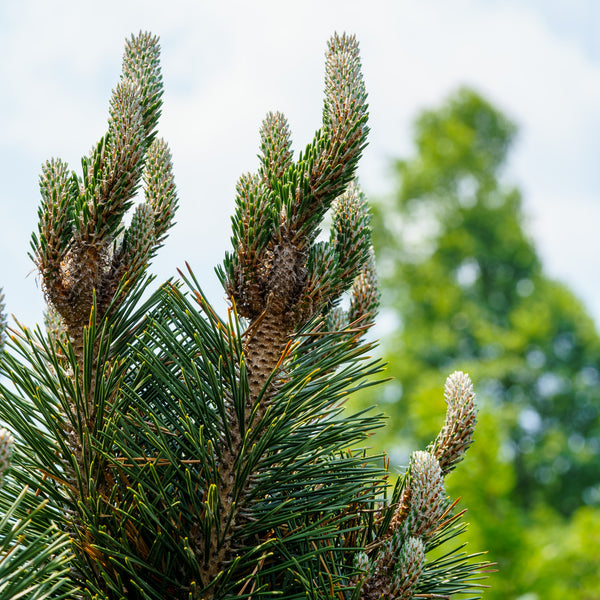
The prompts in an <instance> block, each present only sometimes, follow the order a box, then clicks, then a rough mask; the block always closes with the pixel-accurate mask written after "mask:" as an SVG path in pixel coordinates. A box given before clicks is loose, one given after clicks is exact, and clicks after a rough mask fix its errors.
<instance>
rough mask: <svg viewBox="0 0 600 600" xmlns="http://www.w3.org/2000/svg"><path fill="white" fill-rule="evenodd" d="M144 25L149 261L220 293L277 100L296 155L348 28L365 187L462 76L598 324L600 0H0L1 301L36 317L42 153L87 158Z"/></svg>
mask: <svg viewBox="0 0 600 600" xmlns="http://www.w3.org/2000/svg"><path fill="white" fill-rule="evenodd" d="M140 30H143V31H146V30H148V31H151V32H152V33H154V34H156V35H158V36H159V37H160V40H161V48H162V69H163V78H164V84H165V94H164V97H163V100H164V105H163V115H162V118H161V121H160V123H159V135H160V136H162V137H164V138H165V139H166V140H167V141H168V143H169V145H170V147H171V150H172V153H173V160H174V165H175V177H176V183H177V186H178V190H179V197H180V209H179V212H178V214H177V224H176V225H175V227H174V228H173V229H172V230H171V236H170V238H169V240H168V241H167V243H166V244H165V246H164V247H163V248H162V250H161V251H160V253H159V256H158V257H157V258H156V259H155V261H154V263H153V266H152V268H151V270H152V271H153V272H154V273H156V274H157V276H158V278H159V280H164V279H166V278H167V277H170V276H173V275H175V274H176V270H177V268H183V267H184V265H185V263H186V261H187V262H188V263H189V264H190V265H191V267H192V268H193V270H194V272H195V274H196V276H197V278H198V279H199V280H200V281H201V282H202V285H203V288H204V291H205V293H206V294H207V295H208V297H209V299H210V300H211V301H213V302H215V303H216V304H217V306H219V305H221V306H223V307H224V306H225V304H224V302H223V300H222V298H223V292H222V290H221V289H220V287H219V284H218V282H217V278H216V276H215V274H214V270H213V269H214V267H215V266H216V265H217V264H218V263H219V262H220V261H221V260H222V258H223V256H224V253H225V251H226V250H228V248H229V238H230V215H231V214H232V212H233V208H234V195H235V184H236V181H237V178H238V177H239V176H240V175H241V174H242V173H244V172H247V171H250V170H255V169H256V167H257V166H258V160H257V158H256V155H257V153H258V149H259V146H258V145H259V133H258V132H259V128H260V124H261V121H262V119H263V117H264V115H265V114H266V113H267V112H268V111H270V110H279V111H282V112H283V113H285V114H286V116H287V118H288V120H289V122H290V127H291V130H292V136H293V140H294V148H295V150H296V152H298V151H299V150H301V149H302V148H304V146H305V145H306V144H307V143H308V142H310V141H311V139H312V136H313V134H314V131H315V130H316V129H318V128H319V126H320V116H321V109H322V101H323V96H322V90H323V72H324V52H325V47H326V42H327V39H328V38H329V37H330V35H331V34H332V33H333V32H335V31H337V32H342V31H346V32H349V33H355V34H356V36H357V38H358V40H359V42H360V46H361V55H362V61H363V70H364V76H365V81H366V85H367V90H368V92H369V105H370V123H369V124H370V127H371V134H370V141H369V146H368V148H367V149H366V151H365V153H364V157H363V160H362V162H361V164H360V165H359V171H358V174H359V179H360V181H361V184H362V187H363V188H364V189H365V191H366V192H367V194H368V195H370V196H372V197H377V196H385V195H387V194H391V193H393V189H394V180H393V177H392V171H391V168H390V165H391V163H392V161H393V160H394V159H395V158H399V157H402V156H408V155H409V154H410V153H411V151H412V146H411V136H412V129H411V123H412V122H413V121H414V118H415V116H416V115H417V114H418V113H419V112H420V111H421V110H423V109H425V108H431V107H435V106H439V105H440V103H441V102H442V101H443V100H444V98H446V97H447V96H448V95H450V94H451V93H452V92H453V91H455V90H456V89H458V88H459V87H460V86H463V85H468V86H471V87H473V88H474V89H476V90H477V91H479V92H480V93H481V94H482V95H484V96H485V97H486V98H487V99H488V100H490V101H491V102H492V103H493V104H495V105H496V106H497V107H498V108H500V109H501V110H503V111H504V112H505V113H506V114H507V115H508V116H509V117H510V118H511V119H513V120H514V121H515V122H516V123H517V124H518V126H519V128H520V129H519V131H520V133H519V136H518V139H517V142H516V144H515V147H514V150H513V152H512V154H511V156H510V160H509V164H508V165H507V169H506V172H505V174H504V175H505V179H506V181H507V182H510V183H512V184H514V185H516V186H518V187H519V188H520V189H521V190H522V193H523V197H524V210H525V213H526V217H527V228H528V231H529V233H530V235H531V236H532V237H533V239H534V240H535V243H536V247H537V249H538V252H539V253H540V255H541V257H542V260H543V263H544V266H545V268H546V272H547V273H548V274H549V275H550V276H551V277H554V278H556V279H559V280H561V281H563V282H564V283H566V284H567V285H569V286H570V287H571V288H572V289H573V291H574V292H575V293H576V294H577V295H578V296H579V297H580V298H581V299H582V300H583V301H584V303H585V304H586V306H587V307H588V309H589V310H590V312H591V314H592V315H593V316H594V318H595V320H596V323H598V324H600V272H599V269H598V257H599V256H600V235H599V233H598V223H600V169H598V167H597V163H598V157H599V156H600V41H599V40H600V38H599V36H598V31H599V30H600V2H597V0H560V1H559V0H454V1H453V2H447V1H446V0H422V1H420V2H418V3H417V2H413V1H410V0H370V2H369V3H367V2H364V0H303V1H302V2H288V1H287V0H272V1H271V0H253V1H252V2H244V1H243V0H236V1H227V0H219V1H211V2H209V1H199V0H198V1H192V0H169V2H165V1H164V0H160V1H155V0H119V1H118V2H117V1H115V0H103V2H91V1H86V0H79V1H77V2H76V1H73V0H62V1H61V0H54V1H52V2H48V1H47V0H20V1H19V2H10V1H8V0H3V1H2V2H0V54H1V56H2V60H1V61H0V90H1V93H0V223H2V230H1V232H0V256H1V258H0V286H1V287H3V289H4V294H5V303H6V305H7V311H8V312H9V313H12V314H14V315H15V316H16V317H17V318H18V320H19V321H21V322H22V323H24V324H27V325H33V324H34V323H35V322H38V321H40V320H41V318H42V314H43V298H42V290H41V287H40V282H39V278H38V277H37V276H36V273H35V270H34V265H33V263H32V262H31V260H30V259H29V258H28V252H29V250H30V248H29V240H30V236H31V232H32V231H34V230H35V229H36V227H37V209H38V205H39V188H38V177H39V173H40V167H41V165H42V163H43V162H45V161H46V160H47V159H49V158H51V157H61V158H62V159H64V160H66V161H68V163H69V165H70V166H71V168H73V169H75V170H77V171H79V169H80V157H81V156H82V155H84V154H87V152H88V151H89V149H90V148H91V147H92V145H93V144H95V143H96V142H97V141H98V140H99V138H100V137H101V136H102V135H103V133H104V132H105V129H106V122H107V116H108V112H107V109H108V102H109V98H110V93H111V90H112V88H113V87H114V86H115V84H116V83H117V81H118V78H119V74H120V68H121V57H122V51H123V45H124V40H125V39H126V38H127V37H129V36H130V34H131V33H134V32H138V31H140Z"/></svg>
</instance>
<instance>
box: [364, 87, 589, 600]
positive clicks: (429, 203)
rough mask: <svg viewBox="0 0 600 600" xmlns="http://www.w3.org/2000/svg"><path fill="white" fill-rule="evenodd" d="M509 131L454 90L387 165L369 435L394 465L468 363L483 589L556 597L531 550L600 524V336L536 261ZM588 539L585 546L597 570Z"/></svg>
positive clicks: (473, 500)
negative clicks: (381, 420) (487, 583)
mask: <svg viewBox="0 0 600 600" xmlns="http://www.w3.org/2000/svg"><path fill="white" fill-rule="evenodd" d="M516 131H517V130H516V127H515V125H514V124H513V123H512V122H511V121H510V120H509V119H508V118H507V117H506V116H505V115H503V114H502V113H501V112H500V111H499V110H497V109H496V108H494V107H493V106H492V105H491V104H490V103H488V102H487V101H485V100H484V99H483V98H482V97H481V96H479V95H478V94H476V93H475V92H473V91H471V90H468V89H462V90H460V91H458V92H457V93H456V94H454V95H453V96H452V97H451V98H450V99H449V100H448V101H447V102H446V103H444V104H443V105H442V106H441V107H440V108H438V109H436V110H428V111H425V112H423V113H422V114H421V115H420V117H419V118H418V119H417V121H416V124H415V137H414V142H415V154H414V156H412V157H411V158H409V159H406V160H400V161H398V162H397V163H396V165H395V168H396V172H397V175H398V188H397V193H396V195H395V196H394V197H393V198H391V199H388V200H387V201H381V202H380V203H378V204H377V205H376V207H375V209H376V210H375V218H374V234H375V235H374V242H375V248H376V254H377V256H378V257H379V261H380V262H379V271H380V277H381V280H382V288H383V305H384V311H385V312H386V313H387V316H388V320H389V321H390V322H393V323H395V324H396V327H393V328H392V329H393V330H392V331H391V332H389V333H387V334H386V335H385V337H384V339H383V348H384V353H385V354H386V355H387V356H388V357H389V358H390V365H391V366H390V374H391V375H392V376H394V377H395V381H394V382H392V383H391V384H389V385H388V389H387V390H386V391H385V392H384V402H385V406H384V408H385V409H386V412H387V413H388V414H389V416H390V418H391V421H392V425H393V426H392V427H389V428H386V432H388V433H387V437H386V438H385V439H384V438H383V437H382V438H379V439H378V440H375V444H376V445H380V446H381V447H385V448H388V449H390V448H395V449H396V450H395V453H392V460H394V459H395V460H396V462H400V463H402V462H403V461H404V460H405V458H404V454H403V451H404V450H406V449H408V448H411V447H415V445H416V444H421V445H422V444H424V443H427V441H428V440H429V439H431V437H432V435H433V434H434V433H435V431H437V428H438V427H439V423H440V422H441V421H442V420H443V414H444V410H445V406H444V403H443V401H442V399H441V397H440V393H439V389H440V384H441V382H443V380H444V377H445V376H446V374H447V373H450V372H452V371H453V370H455V369H459V370H463V371H467V372H468V373H469V374H470V375H471V376H472V378H473V381H474V383H475V387H476V390H477V392H478V404H479V406H480V424H479V425H478V429H477V430H476V439H475V443H474V445H473V448H472V449H471V451H470V452H469V457H468V460H467V461H466V464H465V466H464V468H463V469H462V470H461V472H460V473H459V474H457V475H456V477H457V478H460V481H459V482H458V485H457V486H456V488H457V489H456V490H452V489H451V490H450V492H451V493H453V492H456V491H458V490H460V492H459V493H460V494H461V495H462V496H463V498H464V499H465V504H466V506H468V507H469V509H470V520H471V521H472V522H473V527H472V531H471V534H470V536H471V541H472V542H473V543H474V544H476V546H475V547H474V548H472V549H473V550H476V549H486V548H487V549H489V550H490V557H489V558H490V559H491V560H495V561H498V563H499V566H500V569H501V570H502V571H503V572H502V573H501V574H500V575H499V576H498V577H494V578H493V582H492V584H493V586H494V588H495V589H492V590H491V592H490V593H488V594H486V597H488V598H496V597H497V598H508V597H517V595H519V594H523V593H524V592H525V591H528V590H532V591H536V593H539V592H538V590H539V591H540V592H541V591H542V590H543V593H544V595H540V598H541V597H544V598H554V597H557V598H558V597H564V596H560V595H556V596H555V595H554V592H551V590H553V589H555V588H553V587H552V586H550V587H547V588H546V587H543V586H542V587H540V585H541V583H540V582H541V581H542V580H543V578H544V573H543V571H544V569H537V570H536V568H534V564H533V563H535V560H536V558H535V557H536V556H537V558H538V559H539V561H540V564H542V563H543V564H548V557H547V556H546V557H545V558H544V557H542V556H541V554H540V552H542V548H543V547H544V543H543V538H544V535H546V536H547V535H548V533H547V530H548V526H549V525H552V526H553V527H554V529H553V531H555V533H558V531H559V530H560V532H561V533H560V535H561V539H564V540H565V544H566V543H567V542H568V540H571V542H569V543H571V552H572V553H573V552H574V553H577V544H576V542H575V541H574V540H577V539H579V538H578V537H577V536H578V533H577V532H579V533H580V534H581V533H584V530H583V529H582V526H581V523H583V522H587V521H591V522H594V524H595V525H594V526H595V532H596V534H597V532H598V529H599V525H598V520H599V519H600V509H598V506H599V505H600V460H599V459H598V455H599V451H600V416H599V415H600V381H599V380H600V375H599V371H598V367H599V365H600V339H599V337H598V334H597V332H596V330H595V327H594V323H593V321H592V320H591V318H590V316H589V315H588V314H587V312H586V311H585V309H584V307H583V306H582V304H581V303H580V302H579V301H578V300H577V299H576V298H575V297H574V295H573V294H572V293H571V292H570V291H569V290H568V289H567V288H566V287H565V286H564V285H562V284H560V283H558V282H556V281H553V280H552V279H550V278H548V277H547V276H546V275H545V274H544V272H543V269H542V265H541V262H540V259H539V257H538V255H537V253H536V250H535V248H534V245H533V242H532V240H531V239H530V238H529V236H528V235H527V233H526V231H525V229H524V215H523V212H522V207H521V195H520V193H519V191H518V190H517V189H515V188H514V187H511V186H508V185H506V183H505V182H504V181H503V178H502V175H503V173H502V170H503V167H504V166H505V163H506V160H507V156H508V153H509V150H510V148H511V146H512V144H513V142H514V139H515V135H516ZM374 401H376V402H379V403H380V404H381V402H380V399H379V398H377V399H375V398H373V397H369V398H367V397H363V398H362V402H364V403H367V404H371V403H373V402H374ZM450 483H451V481H450ZM451 487H452V486H451ZM586 505H587V506H586ZM582 507H583V508H582ZM582 510H583V511H585V512H582ZM592 531H594V530H593V528H592V529H589V530H588V533H589V535H588V538H586V539H588V542H590V543H591V541H590V540H591V537H590V536H593V533H590V532H592ZM544 532H546V533H544ZM567 532H568V533H567ZM596 542H597V544H596V551H593V550H590V549H589V547H588V551H591V554H592V556H591V557H590V556H588V557H587V558H586V557H584V556H583V555H582V557H581V558H582V560H588V562H589V561H591V563H590V565H588V567H589V568H590V569H592V570H595V572H596V574H597V572H598V570H599V567H600V562H599V560H600V559H598V558H597V554H598V553H597V547H598V544H600V540H596ZM559 543H560V542H559ZM534 549H535V550H534ZM536 552H537V554H536ZM559 554H560V553H559ZM532 561H533V562H532ZM536 564H537V563H536ZM588 567H585V568H588ZM582 568H583V567H582ZM585 568H584V570H585ZM564 570H565V567H564V566H563V571H564ZM536 573H537V574H536ZM551 573H552V571H546V575H547V576H550V575H551ZM585 581H586V580H585V577H578V578H576V579H573V582H571V585H575V586H579V587H576V588H573V593H574V595H572V596H570V597H581V598H584V597H585V598H588V599H589V598H600V592H590V593H588V594H587V595H585V594H584V595H577V593H576V592H575V590H576V589H581V590H582V589H583V588H582V587H581V586H584V585H586V584H585ZM536 582H537V583H536ZM594 585H595V584H594ZM536 586H537V587H536ZM556 589H558V588H556ZM589 589H590V590H592V589H594V588H591V587H590V588H589ZM594 593H596V595H593V594H594ZM556 594H558V592H556ZM590 594H592V595H590ZM532 598H535V596H532Z"/></svg>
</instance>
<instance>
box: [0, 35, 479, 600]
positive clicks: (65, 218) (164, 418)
mask: <svg viewBox="0 0 600 600" xmlns="http://www.w3.org/2000/svg"><path fill="white" fill-rule="evenodd" d="M326 57H327V58H326V73H325V102H324V107H323V123H322V127H321V129H319V130H318V131H317V133H316V134H315V137H314V139H313V141H312V142H311V143H310V144H309V145H308V146H307V147H306V149H305V150H304V152H302V153H300V154H299V156H298V158H297V159H296V160H295V159H294V156H293V152H292V148H291V139H290V130H289V126H288V124H287V121H286V119H285V117H284V116H283V115H282V114H280V113H269V114H268V115H267V117H266V118H265V120H264V122H263V125H262V128H261V130H260V137H261V152H262V154H261V156H260V166H259V168H258V171H257V172H256V173H253V174H247V175H244V176H242V177H241V178H240V180H239V183H238V185H237V198H236V202H237V208H236V212H235V214H234V216H233V219H232V224H233V235H232V250H231V251H230V252H229V253H228V254H227V255H226V257H225V260H224V262H223V265H222V266H221V267H219V268H218V269H217V271H218V274H219V276H220V278H221V281H222V283H223V286H224V288H225V290H226V293H227V296H228V298H229V300H230V308H229V311H228V315H227V316H226V318H224V319H223V318H221V317H219V316H218V315H217V314H216V312H215V311H214V310H213V308H212V307H211V305H210V304H209V302H208V300H207V299H206V297H205V296H204V294H203V293H202V290H201V288H200V286H199V284H198V281H197V279H196V277H195V276H194V274H193V273H192V272H191V271H189V270H188V272H187V273H185V274H184V273H181V274H180V275H181V277H180V280H179V281H170V282H167V283H166V284H164V285H162V286H159V287H158V289H156V291H155V292H153V293H152V294H150V295H149V296H148V298H147V299H146V300H144V301H142V292H143V291H144V290H146V289H148V288H149V285H150V283H151V278H150V277H149V276H148V275H147V274H146V269H147V265H148V263H149V261H150V260H151V258H152V257H153V256H154V254H155V252H156V250H157V249H158V248H159V247H160V245H161V244H162V243H163V242H164V240H165V238H166V234H167V232H168V230H169V228H170V226H171V224H172V222H173V216H174V213H175V211H176V208H177V194H176V190H175V186H174V182H173V174H172V166H171V161H170V154H169V150H168V147H167V145H166V143H165V142H164V141H162V140H161V139H159V138H157V137H156V133H155V129H156V125H157V123H158V118H159V115H160V107H161V95H162V82H161V74H160V66H159V46H158V40H157V39H156V38H154V37H152V36H151V35H148V34H139V35H137V36H133V37H132V38H131V39H130V40H129V41H128V42H127V45H126V50H125V57H124V60H123V74H122V76H121V80H120V81H119V83H118V85H117V86H116V88H115V90H114V92H113V95H112V99H111V103H110V118H109V123H108V130H107V133H106V134H105V136H104V137H103V138H102V139H101V140H100V142H99V143H98V144H97V145H96V146H94V148H93V149H92V151H91V154H90V155H89V156H88V157H84V158H83V160H82V174H81V175H77V174H75V173H73V172H72V171H70V170H69V168H68V166H67V165H66V164H65V163H64V162H62V161H60V160H51V161H49V162H48V163H46V165H44V167H43V171H42V176H41V180H40V189H41V195H42V204H41V206H40V209H39V227H38V232H37V233H36V234H34V235H33V237H32V258H33V260H34V262H35V264H36V265H37V267H38V269H39V271H40V274H41V277H42V283H43V289H44V292H45V295H46V299H47V302H48V308H49V317H48V321H47V328H46V331H45V332H44V331H42V330H41V329H39V328H37V329H35V330H33V331H32V330H30V329H27V328H25V327H21V326H17V327H16V328H15V329H14V330H11V332H10V333H11V335H10V341H9V344H8V346H9V349H8V350H7V351H5V352H4V354H3V356H2V372H3V375H4V382H3V383H2V385H1V387H0V393H1V396H2V398H1V402H0V419H1V420H2V421H3V422H4V423H6V426H7V428H8V429H9V430H10V432H11V433H9V432H8V429H7V430H1V432H2V433H1V435H0V438H1V441H0V442H1V444H5V442H6V444H5V445H6V447H7V448H8V446H9V445H10V447H11V448H13V450H12V466H11V467H10V469H9V468H7V465H6V464H5V463H6V461H5V460H4V456H5V454H6V455H7V453H6V452H5V449H4V446H2V447H1V448H0V462H1V464H0V468H1V469H2V472H4V471H5V472H6V473H5V474H6V475H7V476H8V481H9V484H7V485H5V486H4V487H3V488H2V490H1V491H0V502H1V503H0V506H1V507H2V510H3V511H5V513H6V517H4V516H3V520H2V521H0V535H2V536H3V538H2V539H1V540H0V544H1V545H0V573H1V574H2V577H0V597H2V598H5V597H6V598H9V597H17V596H16V595H15V594H13V595H12V596H10V595H9V596H6V595H2V594H4V593H5V591H6V590H8V589H9V586H10V585H16V584H15V582H18V581H20V579H19V578H20V577H21V575H20V574H19V573H20V572H19V567H18V565H17V566H16V567H15V569H14V570H13V571H12V572H11V570H10V564H11V563H10V560H9V561H8V562H7V558H8V557H10V556H11V554H13V553H14V552H26V550H27V548H28V547H29V546H28V544H29V543H30V542H31V543H34V542H35V544H37V546H38V547H39V553H38V554H39V557H41V559H40V560H41V561H42V564H43V565H44V568H43V569H38V571H37V572H38V573H39V575H40V582H39V584H38V588H37V589H39V590H42V592H43V593H42V592H40V593H39V594H38V595H35V594H36V593H38V592H30V593H29V592H28V593H29V595H27V594H24V595H23V596H22V597H28V598H45V597H53V598H59V597H69V598H87V599H94V600H109V599H110V600H113V599H120V598H127V599H129V598H132V599H146V600H159V599H164V598H176V599H178V598H181V599H186V600H195V599H207V600H208V599H210V598H215V599H216V598H218V599H225V598H252V599H258V598H269V597H283V598H286V599H288V598H314V599H317V598H318V599H325V598H331V599H333V598H336V599H341V598H348V599H356V600H358V599H364V600H371V599H376V598H377V599H378V598H399V599H404V598H413V597H421V598H449V597H450V596H451V595H453V594H455V593H457V594H465V593H471V594H473V593H475V594H477V590H478V589H479V588H480V585H479V584H478V579H479V577H480V573H481V572H482V571H483V570H484V568H485V565H484V564H482V563H477V562H475V561H474V560H473V558H472V557H471V556H467V555H466V553H464V552H463V550H462V548H461V546H460V545H458V546H457V545H456V543H453V542H452V540H453V538H454V537H455V536H456V535H457V534H459V533H460V532H461V531H462V530H463V529H464V527H465V525H464V524H462V523H461V522H460V516H461V513H455V512H454V508H455V504H453V503H451V502H450V500H449V499H448V498H447V497H446V494H445V491H444V476H445V475H446V474H447V473H448V472H449V471H450V470H452V469H453V468H454V467H455V465H456V464H457V463H458V462H459V461H460V460H461V459H462V457H463V454H464V452H465V451H466V449H467V448H468V446H469V445H470V443H471V441H472V435H473V429H474V425H475V413H476V410H475V407H474V403H473V399H474V395H473V390H472V385H471V382H470V380H469V378H468V377H467V376H466V375H464V374H462V373H455V374H453V375H452V376H450V378H449V379H448V382H447V385H446V402H447V403H448V412H447V418H446V423H445V424H444V426H443V428H442V430H441V432H440V434H439V436H438V437H437V439H436V440H435V441H433V442H432V444H431V445H430V446H429V447H428V449H427V450H425V451H417V452H415V453H414V454H413V456H412V459H411V462H410V466H409V468H408V470H407V472H406V473H405V474H404V476H403V477H400V478H399V480H398V483H397V484H396V485H395V486H393V485H391V484H390V482H389V480H388V473H387V467H386V461H385V459H382V457H380V456H374V457H373V456H369V455H368V454H367V452H366V450H364V449H357V448H360V447H361V446H364V444H365V440H366V438H367V437H368V436H369V435H370V433H371V432H372V431H373V430H374V429H375V428H377V427H380V426H382V424H383V421H382V418H381V416H378V415H372V414H371V413H359V414H348V412H347V411H345V410H344V401H345V399H346V397H347V396H348V395H349V394H351V393H352V392H354V391H356V390H358V389H361V388H363V387H365V386H368V385H372V383H373V381H374V380H373V377H376V376H377V374H378V373H381V372H382V370H383V366H382V365H381V364H380V363H379V362H378V361H377V360H374V359H372V358H370V356H369V353H370V352H371V350H372V346H373V345H372V343H371V342H369V341H367V340H365V337H364V334H365V333H366V331H367V330H368V329H369V327H370V326H371V325H372V324H373V322H374V319H375V315H376V312H377V306H378V301H379V296H378V292H377V282H376V274H375V269H374V256H373V251H372V248H371V241H370V228H369V221H370V217H369V210H368V207H367V204H366V200H365V197H364V195H363V193H362V192H361V190H360V188H359V187H358V185H357V184H356V182H355V176H356V168H357V163H358V160H359V158H360V156H361V153H362V151H363V149H364V147H365V145H366V139H367V133H368V127H367V104H366V99H367V94H366V91H365V85H364V82H363V77H362V73H361V64H360V58H359V51H358V44H357V42H356V40H355V39H354V37H352V36H348V35H341V36H339V35H334V36H333V37H332V39H331V40H330V42H329V46H328V49H327V54H326ZM140 187H143V192H144V198H143V200H141V201H140V202H139V203H138V204H137V206H136V207H135V209H134V212H133V215H132V218H131V222H130V225H129V226H127V227H126V226H125V224H124V220H123V219H124V216H125V213H126V212H127V211H128V210H129V209H130V208H132V207H133V204H134V202H135V196H136V194H137V192H138V189H139V188H140ZM327 213H328V214H330V216H331V218H330V221H331V231H330V234H329V237H328V239H322V238H323V236H320V233H321V232H320V229H321V227H322V226H323V221H324V217H325V215H326V214H327ZM344 298H346V300H345V302H343V301H342V300H343V299H344ZM344 306H345V307H346V308H343V307H344ZM7 382H8V383H7ZM13 436H14V444H13ZM3 452H5V454H2V453H3ZM18 488H21V489H23V490H24V491H23V492H22V498H21V499H20V500H19V499H17V501H16V503H15V498H14V496H15V493H16V492H15V490H16V489H18ZM11 502H12V504H11ZM9 506H11V507H12V508H11V509H10V510H8V509H7V507H9ZM22 524H26V525H27V528H26V529H27V531H28V532H29V533H27V534H26V535H25V534H24V535H20V534H19V535H18V536H13V537H11V536H10V535H7V534H6V531H7V530H6V527H9V528H10V527H12V531H14V530H15V527H17V528H18V527H21V526H22ZM24 556H25V562H23V561H22V564H29V565H32V566H33V565H34V564H35V561H36V560H37V558H36V557H34V556H33V555H27V554H25V555H24ZM7 565H8V567H9V568H7ZM3 568H4V570H3V571H2V570H1V569H3ZM44 578H46V579H48V581H50V580H51V579H52V583H51V585H52V587H48V586H49V585H50V584H48V585H47V584H46V583H44V581H45V579H44ZM31 589H34V588H31ZM47 590H49V591H47ZM46 591H47V593H46ZM44 594H46V595H44Z"/></svg>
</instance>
